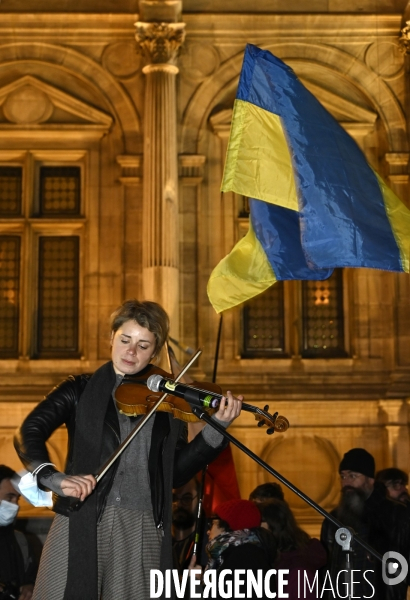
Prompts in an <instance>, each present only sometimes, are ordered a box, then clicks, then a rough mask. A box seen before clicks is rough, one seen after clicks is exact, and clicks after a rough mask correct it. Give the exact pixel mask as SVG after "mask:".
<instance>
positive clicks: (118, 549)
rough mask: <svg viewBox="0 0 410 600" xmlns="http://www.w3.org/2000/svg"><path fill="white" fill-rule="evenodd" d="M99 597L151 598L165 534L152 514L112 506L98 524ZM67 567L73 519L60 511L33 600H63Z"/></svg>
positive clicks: (114, 599)
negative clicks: (70, 521) (70, 520)
mask: <svg viewBox="0 0 410 600" xmlns="http://www.w3.org/2000/svg"><path fill="white" fill-rule="evenodd" d="M97 543H98V589H99V598H100V600H135V599H137V598H138V600H145V599H147V600H148V599H149V598H150V587H149V586H150V570H151V569H159V566H160V554H161V543H162V533H161V531H160V530H158V529H157V528H156V527H155V523H154V519H153V516H152V514H151V513H146V512H141V511H138V510H129V509H126V508H116V507H114V506H108V507H107V508H106V509H105V511H104V514H103V517H102V520H101V522H100V524H99V525H98V528H97ZM67 568H68V517H63V516H62V515H56V516H55V518H54V521H53V524H52V526H51V529H50V532H49V534H48V536H47V540H46V543H45V544H44V548H43V553H42V555H41V562H40V568H39V571H38V575H37V580H36V585H35V587H34V593H33V598H32V600H63V597H64V590H65V585H66V581H67Z"/></svg>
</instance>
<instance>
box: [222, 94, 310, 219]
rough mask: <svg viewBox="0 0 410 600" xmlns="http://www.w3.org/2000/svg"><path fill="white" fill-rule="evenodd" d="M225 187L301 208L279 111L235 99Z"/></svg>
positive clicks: (281, 204) (227, 189)
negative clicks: (277, 113) (276, 113)
mask: <svg viewBox="0 0 410 600" xmlns="http://www.w3.org/2000/svg"><path fill="white" fill-rule="evenodd" d="M221 190H222V191H223V192H227V191H232V192H236V193H237V194H242V195H243V196H247V197H248V198H256V199H257V200H264V201H265V202H270V203H271V204H277V205H278V206H283V207H284V208H289V209H291V210H296V211H297V210H298V199H297V195H296V188H295V179H294V173H293V168H292V161H291V157H290V153H289V147H288V144H287V141H286V137H285V134H284V131H283V127H282V124H281V120H280V117H278V115H275V114H273V113H271V112H269V111H267V110H264V109H263V108H259V107H258V106H255V105H254V104H250V103H249V102H245V101H244V100H235V105H234V112H233V116H232V128H231V135H230V140H229V147H228V152H227V156H226V163H225V170H224V176H223V181H222V186H221Z"/></svg>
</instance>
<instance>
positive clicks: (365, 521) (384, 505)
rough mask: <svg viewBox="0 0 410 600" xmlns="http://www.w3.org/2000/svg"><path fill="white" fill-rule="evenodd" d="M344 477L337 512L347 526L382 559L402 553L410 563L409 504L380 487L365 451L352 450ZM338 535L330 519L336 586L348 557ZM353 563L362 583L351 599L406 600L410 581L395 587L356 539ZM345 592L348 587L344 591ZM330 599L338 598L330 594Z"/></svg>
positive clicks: (328, 541)
mask: <svg viewBox="0 0 410 600" xmlns="http://www.w3.org/2000/svg"><path fill="white" fill-rule="evenodd" d="M339 473H340V482H341V499H340V502H339V504H338V506H337V507H336V509H335V510H334V511H332V514H333V515H334V516H335V517H336V518H337V519H338V520H339V521H340V522H341V523H342V524H343V525H344V526H346V527H349V528H351V529H353V530H354V532H355V533H357V534H358V535H359V536H360V537H361V538H362V539H363V540H364V541H365V542H367V543H368V544H370V546H372V547H373V548H374V549H375V550H376V551H377V552H378V553H379V554H380V555H381V556H384V555H385V553H387V552H392V551H393V552H398V553H399V554H401V555H402V557H403V560H405V561H407V563H408V562H409V555H410V510H409V507H408V505H406V504H403V503H401V502H396V501H395V500H393V499H392V498H390V497H388V495H387V494H386V488H385V486H384V485H383V484H381V483H375V479H374V476H375V461H374V458H373V456H372V455H371V454H370V453H369V452H367V451H366V450H365V449H363V448H353V449H352V450H349V451H348V452H346V454H345V455H344V456H343V459H342V461H341V463H340V466H339ZM335 533H336V527H335V526H334V525H333V524H332V523H331V522H329V521H328V520H325V521H324V522H323V525H322V533H321V541H322V543H323V545H324V546H325V548H326V550H327V553H328V562H327V569H328V572H329V575H330V579H331V581H332V582H333V586H335V585H336V578H337V575H338V573H339V572H340V571H341V570H343V569H346V555H345V553H344V552H343V550H342V547H341V546H340V545H339V544H338V543H337V542H336V541H335ZM350 564H351V568H352V569H354V570H356V573H355V581H356V580H357V581H358V583H355V584H354V586H353V590H352V595H354V596H359V597H360V598H362V597H365V596H368V597H372V598H373V600H405V599H406V595H407V580H406V578H404V579H403V581H401V582H400V581H398V582H397V583H396V584H395V585H389V584H388V583H385V582H384V581H383V572H382V568H383V567H382V563H381V562H380V561H379V560H377V559H376V558H374V557H373V556H372V555H371V554H369V553H368V552H367V551H366V550H364V549H363V548H362V547H361V546H360V545H359V544H358V543H357V542H355V541H353V552H352V554H351V555H350ZM364 573H366V577H364ZM400 579H401V577H400V576H399V580H400ZM340 581H341V578H340V577H339V582H340ZM328 587H329V586H328ZM345 589H346V588H345V587H344V588H343V590H344V591H343V593H345ZM340 593H342V591H341V592H340ZM328 597H329V598H331V597H333V595H332V593H331V592H329V595H328Z"/></svg>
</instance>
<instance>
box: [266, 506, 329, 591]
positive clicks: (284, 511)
mask: <svg viewBox="0 0 410 600" xmlns="http://www.w3.org/2000/svg"><path fill="white" fill-rule="evenodd" d="M258 508H259V510H260V511H261V515H262V523H261V526H262V527H265V528H266V529H268V530H269V531H270V532H271V533H272V535H273V537H274V538H275V542H276V544H277V550H278V554H277V558H276V561H275V565H274V566H275V568H276V569H278V570H279V569H287V570H289V574H288V575H287V580H288V584H287V586H286V593H287V594H289V600H297V599H298V598H306V599H308V600H313V599H314V598H316V597H317V590H318V589H319V592H320V582H319V576H318V572H319V569H321V568H322V567H323V566H324V565H325V564H326V558H327V555H326V550H325V548H324V547H323V546H322V544H321V543H320V542H319V540H317V539H316V538H311V537H310V536H309V535H308V534H307V533H306V532H305V531H303V529H301V528H300V527H299V526H298V525H297V523H296V521H295V517H294V516H293V513H292V511H291V509H290V508H289V505H288V504H287V502H285V501H283V500H279V499H277V498H274V499H272V500H270V501H269V502H265V503H262V504H259V505H258ZM307 582H309V585H307ZM318 586H319V587H318ZM319 595H320V593H319Z"/></svg>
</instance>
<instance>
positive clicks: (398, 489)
mask: <svg viewBox="0 0 410 600" xmlns="http://www.w3.org/2000/svg"><path fill="white" fill-rule="evenodd" d="M375 480H376V482H378V483H382V484H383V485H384V486H385V488H386V489H387V494H388V495H389V496H390V498H393V500H397V501H398V502H407V503H410V495H409V491H408V489H407V485H408V483H409V476H408V475H407V473H405V472H404V471H402V470H401V469H397V468H396V467H390V468H389V469H382V470H381V471H378V472H377V473H376V478H375Z"/></svg>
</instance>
